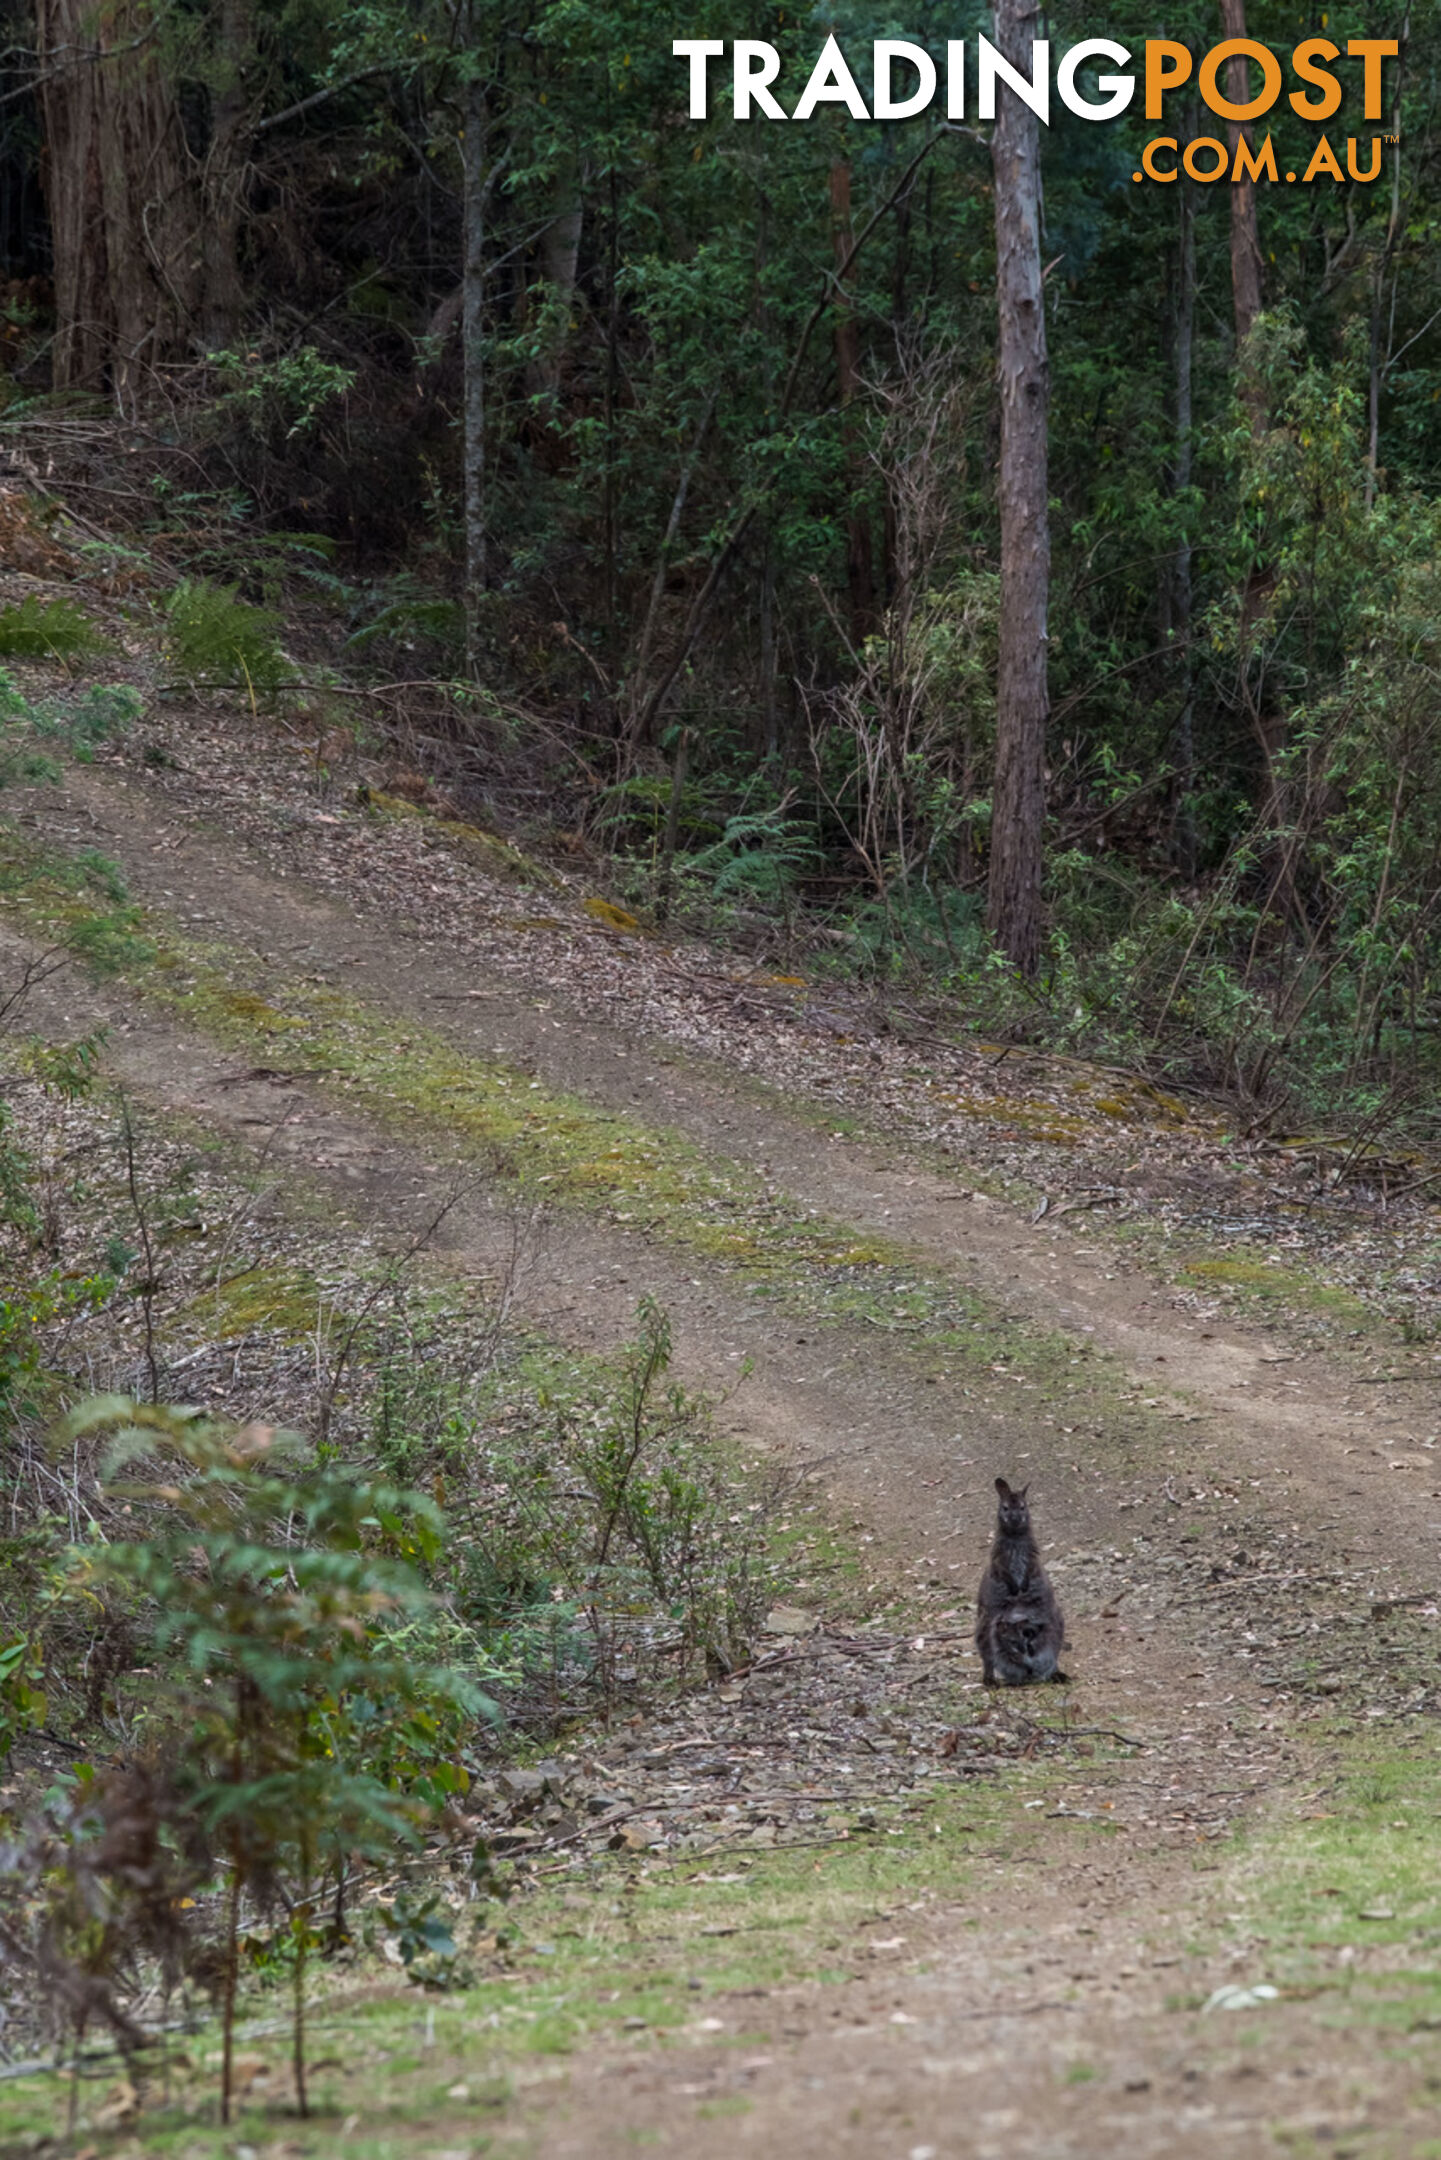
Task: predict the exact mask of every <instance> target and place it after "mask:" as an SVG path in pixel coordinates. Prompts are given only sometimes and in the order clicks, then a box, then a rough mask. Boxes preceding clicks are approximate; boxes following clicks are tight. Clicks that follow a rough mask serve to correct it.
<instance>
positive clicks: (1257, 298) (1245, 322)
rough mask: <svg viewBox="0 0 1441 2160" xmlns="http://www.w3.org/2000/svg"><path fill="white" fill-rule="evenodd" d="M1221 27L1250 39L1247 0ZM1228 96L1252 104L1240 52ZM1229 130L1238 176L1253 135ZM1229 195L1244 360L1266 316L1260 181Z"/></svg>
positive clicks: (1234, 293)
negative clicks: (1258, 199)
mask: <svg viewBox="0 0 1441 2160" xmlns="http://www.w3.org/2000/svg"><path fill="white" fill-rule="evenodd" d="M1221 26H1222V28H1223V29H1224V31H1225V33H1226V35H1227V37H1228V38H1243V37H1245V35H1246V0H1221ZM1226 95H1227V97H1228V98H1229V99H1230V101H1231V103H1232V104H1233V105H1245V104H1246V103H1248V102H1249V100H1250V96H1251V88H1250V76H1249V74H1248V73H1247V63H1246V61H1245V60H1244V58H1243V57H1242V56H1241V55H1240V54H1239V53H1238V54H1236V55H1234V56H1233V57H1232V58H1231V59H1230V60H1228V61H1227V62H1226ZM1226 131H1227V134H1228V135H1229V136H1230V140H1231V168H1232V171H1233V172H1234V170H1235V165H1236V152H1237V151H1238V150H1239V148H1240V147H1241V144H1242V143H1243V142H1245V143H1246V144H1248V145H1249V143H1250V140H1251V134H1250V130H1249V128H1248V127H1247V126H1246V125H1245V123H1244V121H1240V120H1231V121H1228V122H1227V130H1226ZM1226 192H1227V194H1228V195H1229V196H1230V198H1231V305H1232V310H1233V312H1234V315H1235V320H1236V352H1237V355H1238V357H1241V355H1242V348H1243V346H1244V345H1245V343H1246V340H1247V338H1248V337H1249V336H1250V335H1251V328H1252V325H1253V324H1254V322H1255V320H1256V317H1257V316H1258V315H1259V314H1260V312H1261V237H1260V233H1259V231H1258V229H1257V225H1256V183H1255V181H1254V180H1232V182H1231V184H1230V186H1229V187H1228V189H1227V191H1226ZM1243 364H1244V361H1243ZM1247 402H1248V404H1250V405H1251V406H1252V419H1253V424H1255V425H1257V426H1263V425H1264V423H1265V414H1264V411H1260V412H1259V415H1258V409H1257V408H1258V400H1256V399H1253V398H1252V397H1251V396H1250V395H1248V397H1247Z"/></svg>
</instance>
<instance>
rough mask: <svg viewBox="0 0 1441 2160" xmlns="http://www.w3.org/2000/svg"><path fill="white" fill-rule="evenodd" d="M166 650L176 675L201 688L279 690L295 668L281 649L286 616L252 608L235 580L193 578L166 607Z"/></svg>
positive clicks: (252, 691)
mask: <svg viewBox="0 0 1441 2160" xmlns="http://www.w3.org/2000/svg"><path fill="white" fill-rule="evenodd" d="M165 621H166V638H165V643H166V651H167V654H168V656H169V659H170V663H171V667H172V669H173V671H174V675H175V679H176V681H177V682H179V683H184V684H186V685H188V686H190V687H192V688H196V689H226V690H244V691H245V692H246V693H247V694H248V695H249V696H250V697H251V698H259V697H263V696H268V695H271V694H273V693H274V691H275V690H276V689H278V688H279V686H280V684H281V683H283V682H284V681H285V680H286V678H287V677H288V676H289V675H290V674H291V672H292V669H291V666H290V663H289V661H288V660H287V659H286V657H285V654H284V653H283V652H282V651H281V649H280V628H281V621H280V617H279V615H277V614H276V613H275V612H274V611H273V610H272V609H270V608H259V607H252V606H251V605H250V603H249V602H248V601H245V600H242V599H241V598H240V597H239V595H238V593H237V591H236V589H235V587H234V586H233V585H219V584H216V583H214V582H213V580H211V579H210V578H187V579H186V580H185V581H184V583H183V584H181V585H177V586H176V588H175V590H174V592H173V593H172V594H171V595H170V598H169V600H168V601H167V602H166V606H165Z"/></svg>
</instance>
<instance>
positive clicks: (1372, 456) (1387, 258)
mask: <svg viewBox="0 0 1441 2160" xmlns="http://www.w3.org/2000/svg"><path fill="white" fill-rule="evenodd" d="M1410 38H1411V9H1410V6H1409V5H1408V6H1407V9H1406V13H1405V15H1404V16H1403V17H1402V22H1401V35H1400V38H1399V40H1398V42H1399V44H1400V47H1401V51H1400V56H1399V58H1398V60H1397V62H1396V77H1395V88H1394V90H1393V93H1392V100H1391V127H1390V131H1389V133H1388V136H1387V140H1388V141H1389V142H1390V144H1391V213H1390V216H1389V217H1388V218H1387V220H1386V237H1385V240H1384V241H1383V242H1382V244H1381V248H1380V251H1379V252H1378V254H1377V257H1376V267H1375V272H1374V275H1373V277H1372V280H1371V339H1370V345H1371V353H1370V369H1369V375H1370V381H1369V384H1368V387H1367V397H1366V423H1367V425H1366V438H1367V439H1366V508H1367V509H1368V510H1369V509H1370V508H1371V506H1372V504H1373V503H1374V502H1375V500H1376V475H1377V472H1378V470H1379V467H1380V459H1381V383H1382V379H1383V377H1384V376H1385V373H1386V366H1387V363H1388V362H1389V359H1390V354H1389V352H1388V353H1387V355H1386V360H1384V361H1383V359H1382V355H1381V316H1382V313H1383V304H1384V298H1385V292H1386V273H1387V271H1388V270H1389V269H1390V267H1391V258H1392V256H1393V254H1394V253H1395V250H1396V245H1397V242H1398V241H1399V239H1400V237H1401V84H1402V80H1403V75H1404V70H1405V67H1406V58H1407V46H1408V45H1409V43H1410ZM1395 304H1396V287H1395V285H1394V284H1393V285H1392V287H1391V305H1392V310H1393V312H1394V309H1395ZM1387 342H1388V344H1389V342H1390V341H1389V339H1388V341H1387Z"/></svg>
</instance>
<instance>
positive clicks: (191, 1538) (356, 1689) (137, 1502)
mask: <svg viewBox="0 0 1441 2160" xmlns="http://www.w3.org/2000/svg"><path fill="white" fill-rule="evenodd" d="M97 1433H103V1434H108V1435H109V1444H108V1447H107V1449H106V1452H105V1458H104V1461H103V1463H102V1470H101V1475H102V1478H103V1480H104V1482H105V1483H106V1485H107V1486H108V1488H109V1489H110V1491H111V1493H112V1495H113V1497H115V1498H116V1499H124V1500H126V1501H128V1503H129V1505H130V1507H131V1509H132V1510H133V1511H134V1514H135V1517H136V1519H137V1529H139V1528H140V1526H141V1524H143V1534H140V1535H137V1536H136V1537H135V1539H134V1540H133V1542H129V1543H125V1542H118V1541H117V1542H112V1543H94V1544H91V1545H88V1546H84V1547H81V1548H78V1549H77V1550H76V1552H75V1555H74V1564H73V1580H74V1582H75V1584H76V1586H77V1587H84V1588H96V1587H100V1586H115V1585H121V1586H124V1587H125V1588H126V1589H127V1590H128V1591H129V1592H130V1593H131V1594H132V1595H133V1596H137V1597H138V1598H139V1599H141V1600H142V1601H143V1603H144V1606H145V1609H146V1610H147V1611H148V1613H149V1614H150V1616H151V1627H152V1631H153V1637H154V1642H155V1647H156V1651H157V1653H158V1656H157V1666H158V1669H159V1671H160V1672H161V1673H162V1674H163V1675H164V1682H165V1690H166V1692H167V1693H168V1696H169V1701H168V1703H167V1704H166V1705H165V1708H164V1712H163V1714H164V1715H165V1717H166V1718H167V1720H168V1721H169V1722H170V1724H171V1725H172V1726H173V1727H174V1728H176V1729H177V1731H178V1732H179V1733H180V1734H181V1740H182V1744H181V1746H180V1748H179V1750H178V1752H177V1755H176V1758H175V1771H174V1775H175V1778H176V1781H177V1787H178V1790H179V1792H180V1794H181V1798H182V1801H183V1806H184V1808H185V1810H186V1812H187V1814H188V1816H189V1817H190V1818H191V1819H193V1820H194V1822H195V1823H196V1824H197V1825H198V1826H199V1828H200V1829H201V1830H202V1831H203V1832H204V1834H205V1835H206V1837H208V1838H209V1839H210V1840H212V1841H213V1845H214V1849H215V1851H216V1853H217V1854H218V1855H219V1857H220V1859H221V1860H222V1861H223V1864H224V1868H225V1871H226V1875H227V1882H226V1892H225V1899H224V1921H223V1943H222V1949H221V1960H220V1999H221V2011H222V2052H221V2092H220V2114H221V2120H222V2121H223V2122H228V2121H229V2119H230V2109H231V2098H232V2059H233V2036H234V2026H235V2011H236V1993H237V1982H238V1972H239V1943H240V1917H241V1906H242V1901H243V1900H244V1899H245V1898H246V1897H247V1896H248V1897H249V1898H251V1899H252V1900H253V1901H254V1902H255V1903H257V1904H259V1905H262V1906H263V1905H265V1904H267V1903H269V1902H270V1901H271V1899H272V1898H273V1897H274V1896H275V1895H276V1894H277V1892H278V1890H279V1888H280V1886H281V1884H282V1883H288V1885H289V1886H290V1893H289V1895H288V1897H287V1904H288V1906H289V1911H290V1936H291V1949H292V1953H293V1959H294V1964H293V1980H294V2009H293V2044H294V2068H295V2088H296V2103H297V2107H298V2109H299V2112H300V2113H301V2114H302V2115H304V2114H306V2113H307V2112H308V2107H309V2102H308V2095H307V2090H306V2070H305V1976H306V1963H307V1958H308V1954H309V1951H310V1949H311V1948H312V1946H313V1944H314V1942H315V1940H316V1939H317V1936H316V1931H315V1930H314V1928H313V1927H312V1924H311V1921H312V1912H313V1900H314V1897H315V1894H316V1891H317V1888H318V1884H319V1881H320V1880H321V1879H322V1878H323V1876H324V1873H325V1872H326V1870H327V1869H328V1868H329V1867H330V1866H331V1865H332V1864H334V1865H336V1866H337V1867H343V1865H344V1864H345V1858H344V1857H342V1856H345V1857H348V1858H349V1859H352V1860H353V1859H355V1858H365V1857H375V1858H379V1857H382V1856H385V1855H390V1854H393V1853H394V1852H395V1850H396V1849H397V1848H402V1847H409V1848H412V1849H413V1848H414V1847H415V1846H416V1845H417V1844H418V1843H419V1840H420V1836H421V1833H422V1831H423V1829H424V1827H425V1825H426V1824H427V1823H428V1822H429V1821H431V1820H432V1819H433V1818H434V1816H435V1813H436V1812H437V1808H438V1807H439V1806H442V1805H443V1804H444V1802H445V1799H446V1798H447V1797H448V1795H449V1794H451V1793H453V1792H455V1791H458V1790H463V1789H464V1787H465V1784H466V1774H465V1771H464V1769H463V1767H462V1765H461V1763H460V1761H459V1754H460V1750H461V1747H462V1746H463V1744H464V1742H465V1739H466V1737H467V1735H468V1733H469V1731H470V1730H471V1729H472V1728H473V1726H474V1723H475V1722H476V1721H477V1720H478V1719H479V1718H481V1717H484V1716H486V1715H488V1714H492V1713H491V1705H490V1703H489V1701H488V1699H487V1698H486V1697H485V1696H484V1695H483V1694H482V1693H481V1692H480V1690H479V1688H478V1687H477V1685H476V1682H475V1679H474V1677H473V1673H474V1670H475V1669H476V1667H477V1664H479V1665H480V1667H481V1669H482V1670H484V1661H478V1660H476V1659H475V1658H474V1656H472V1657H471V1658H470V1659H469V1660H468V1663H469V1664H470V1666H471V1672H469V1673H467V1674H464V1675H463V1674H461V1673H460V1672H458V1671H457V1670H455V1669H454V1668H453V1667H451V1666H450V1665H448V1664H445V1663H443V1662H440V1661H439V1660H438V1659H437V1658H436V1656H435V1655H434V1650H433V1632H434V1624H435V1619H436V1601H435V1600H434V1598H433V1596H432V1594H431V1593H430V1591H429V1590H428V1589H427V1587H426V1583H425V1579H424V1571H425V1570H426V1569H427V1568H428V1567H429V1566H430V1565H431V1564H432V1563H433V1561H434V1560H435V1558H436V1556H437V1554H438V1552H439V1549H440V1545H441V1539H442V1532H443V1524H442V1519H441V1516H440V1513H439V1510H438V1509H437V1508H436V1507H435V1506H434V1504H433V1503H432V1502H430V1501H429V1500H427V1499H425V1498H424V1497H423V1496H421V1495H418V1494H415V1493H409V1492H406V1491H404V1490H402V1489H400V1488H398V1487H395V1486H390V1485H383V1484H376V1483H365V1482H361V1481H357V1480H356V1479H355V1478H353V1477H352V1476H350V1475H348V1474H346V1473H345V1472H342V1471H340V1470H338V1469H335V1468H332V1467H330V1466H329V1465H327V1464H324V1463H321V1464H317V1463H315V1462H314V1460H313V1459H310V1458H308V1457H307V1455H306V1453H305V1449H304V1444H303V1443H302V1442H301V1441H300V1440H299V1438H298V1436H296V1435H294V1434H286V1433H282V1432H279V1431H277V1430H276V1429H275V1428H273V1427H269V1426H260V1425H245V1426H240V1427H234V1426H227V1425H223V1424H220V1423H218V1422H216V1421H214V1420H212V1419H210V1418H208V1417H206V1416H205V1415H203V1414H202V1413H201V1412H199V1411H194V1410H185V1409H173V1408H169V1407H167V1406H163V1405H155V1404H147V1403H137V1402H135V1401H133V1400H132V1399H130V1398H128V1397H123V1396H110V1397H104V1398H101V1399H98V1400H96V1401H93V1402H90V1403H87V1404H85V1405H83V1406H82V1407H81V1408H80V1409H79V1410H77V1411H76V1412H75V1413H74V1414H73V1415H72V1416H71V1417H70V1418H69V1419H68V1420H67V1422H66V1426H65V1437H66V1438H67V1439H68V1440H71V1441H73V1440H74V1439H76V1438H77V1437H79V1436H81V1435H92V1434H97ZM427 1623H429V1628H427V1625H426V1624H427ZM428 1633H429V1634H430V1636H431V1644H430V1645H428V1644H427V1634H428Z"/></svg>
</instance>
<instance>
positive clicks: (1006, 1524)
mask: <svg viewBox="0 0 1441 2160" xmlns="http://www.w3.org/2000/svg"><path fill="white" fill-rule="evenodd" d="M1030 1489H1031V1488H1030V1486H1029V1485H1023V1486H1022V1487H1021V1489H1020V1491H1019V1492H1014V1491H1012V1489H1011V1487H1010V1486H1009V1485H1008V1484H1007V1483H1006V1481H1005V1479H1004V1478H1003V1477H998V1478H997V1479H996V1491H997V1493H998V1494H999V1495H1000V1503H1001V1504H1000V1506H999V1508H998V1509H997V1510H996V1523H997V1527H998V1528H999V1530H1000V1533H1001V1535H1002V1537H1024V1536H1025V1534H1026V1532H1027V1531H1028V1530H1029V1529H1030V1527H1031V1511H1030V1508H1029V1507H1028V1506H1027V1504H1026V1494H1027V1493H1028V1492H1029V1491H1030Z"/></svg>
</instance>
